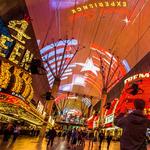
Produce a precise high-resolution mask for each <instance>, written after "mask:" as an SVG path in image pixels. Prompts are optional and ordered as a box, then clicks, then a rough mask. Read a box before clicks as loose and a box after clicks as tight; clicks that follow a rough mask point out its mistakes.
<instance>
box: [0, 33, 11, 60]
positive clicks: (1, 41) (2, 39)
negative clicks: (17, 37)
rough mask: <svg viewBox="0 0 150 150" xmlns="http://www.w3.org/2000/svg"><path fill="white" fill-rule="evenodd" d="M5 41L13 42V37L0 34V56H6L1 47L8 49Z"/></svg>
mask: <svg viewBox="0 0 150 150" xmlns="http://www.w3.org/2000/svg"><path fill="white" fill-rule="evenodd" d="M6 42H13V39H11V38H9V37H7V36H5V35H3V34H2V35H1V37H0V47H1V48H2V49H1V48H0V56H2V57H6V55H5V54H4V53H3V49H5V50H8V46H7V45H6Z"/></svg>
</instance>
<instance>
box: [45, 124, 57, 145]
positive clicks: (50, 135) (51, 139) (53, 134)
mask: <svg viewBox="0 0 150 150" xmlns="http://www.w3.org/2000/svg"><path fill="white" fill-rule="evenodd" d="M47 137H48V143H47V146H48V145H49V144H50V143H51V146H53V142H54V138H55V137H56V131H55V129H54V127H53V128H52V129H50V130H49V131H48V133H47Z"/></svg>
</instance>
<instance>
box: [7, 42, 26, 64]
mask: <svg viewBox="0 0 150 150" xmlns="http://www.w3.org/2000/svg"><path fill="white" fill-rule="evenodd" d="M21 49H22V51H20V50H21ZM24 49H25V47H24V46H22V45H21V44H20V43H18V42H17V43H16V44H15V47H14V49H13V51H12V53H11V55H10V57H9V60H10V61H12V62H13V63H15V64H18V63H19V60H18V58H20V57H21V55H22V53H23V52H24ZM17 56H18V58H17Z"/></svg>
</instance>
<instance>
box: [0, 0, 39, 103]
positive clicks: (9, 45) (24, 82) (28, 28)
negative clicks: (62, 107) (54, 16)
mask: <svg viewBox="0 0 150 150" xmlns="http://www.w3.org/2000/svg"><path fill="white" fill-rule="evenodd" d="M1 6H3V10H5V11H3V12H2V11H0V89H1V92H3V93H8V94H11V95H13V96H15V97H19V98H20V99H22V100H26V101H28V102H29V101H30V100H32V98H33V95H34V91H33V87H32V77H31V74H30V73H29V72H28V71H29V70H30V64H31V62H32V59H33V57H34V54H33V53H34V52H35V51H36V50H38V45H37V42H36V38H35V35H34V31H33V27H32V24H31V18H30V17H29V15H28V10H27V7H26V4H25V1H24V0H15V1H11V3H10V2H8V1H6V0H1ZM35 54H36V55H38V54H37V53H35ZM39 56H40V54H39Z"/></svg>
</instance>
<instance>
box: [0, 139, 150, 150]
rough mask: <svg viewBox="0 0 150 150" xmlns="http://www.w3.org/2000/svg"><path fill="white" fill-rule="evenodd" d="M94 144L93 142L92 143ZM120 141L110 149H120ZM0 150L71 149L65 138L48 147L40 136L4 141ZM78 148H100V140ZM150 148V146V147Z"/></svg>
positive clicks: (96, 149)
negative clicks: (12, 141) (91, 146)
mask: <svg viewBox="0 0 150 150" xmlns="http://www.w3.org/2000/svg"><path fill="white" fill-rule="evenodd" d="M91 145H92V144H91ZM119 146H120V144H119V142H112V143H111V145H110V149H109V150H120V148H119ZM106 147H107V144H106V142H104V143H103V144H102V148H101V150H107V148H106ZM0 150H71V148H69V145H68V144H67V142H66V141H65V140H64V139H63V138H56V139H55V141H54V145H53V146H52V147H50V146H48V147H47V142H46V140H45V139H44V140H43V141H39V139H38V138H23V137H21V138H18V139H17V140H16V142H15V143H13V144H11V141H10V142H9V143H3V144H2V145H0ZM76 150H99V147H98V142H94V143H93V148H89V141H86V142H85V147H84V148H83V147H79V146H78V147H77V148H76ZM148 150H150V147H149V149H148Z"/></svg>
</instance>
